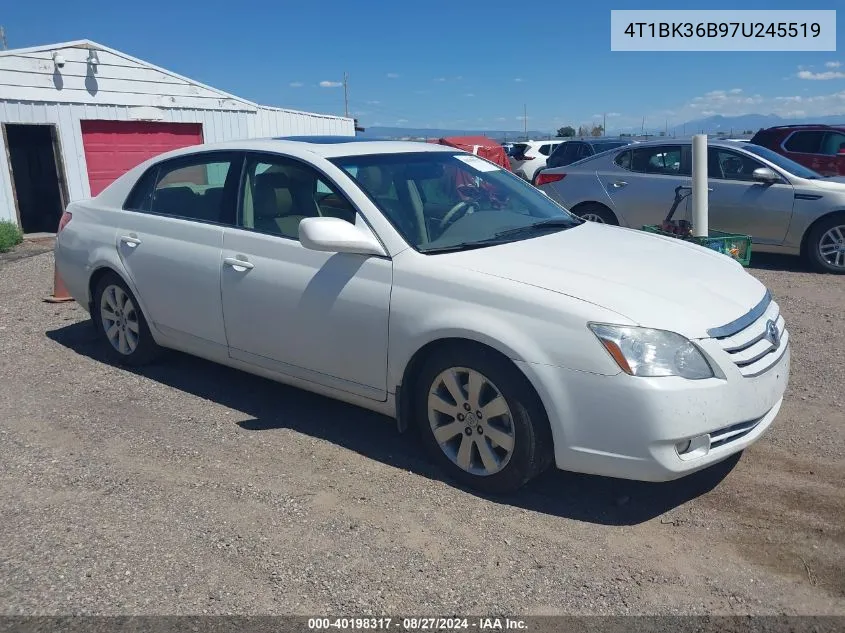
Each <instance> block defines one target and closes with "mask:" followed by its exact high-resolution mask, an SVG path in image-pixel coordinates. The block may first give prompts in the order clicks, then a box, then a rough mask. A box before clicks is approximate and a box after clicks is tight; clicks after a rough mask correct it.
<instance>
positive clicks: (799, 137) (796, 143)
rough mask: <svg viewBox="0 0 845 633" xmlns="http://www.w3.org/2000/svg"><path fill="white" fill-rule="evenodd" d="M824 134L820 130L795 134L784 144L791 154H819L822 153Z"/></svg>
mask: <svg viewBox="0 0 845 633" xmlns="http://www.w3.org/2000/svg"><path fill="white" fill-rule="evenodd" d="M823 139H824V132H823V131H820V130H807V131H806V132H794V133H793V134H792V136H790V137H789V138H788V139H786V142H785V143H784V144H783V146H784V148H786V150H787V151H789V152H797V153H800V154H818V153H820V151H821V146H822V140H823Z"/></svg>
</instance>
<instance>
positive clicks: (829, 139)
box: [751, 125, 845, 176]
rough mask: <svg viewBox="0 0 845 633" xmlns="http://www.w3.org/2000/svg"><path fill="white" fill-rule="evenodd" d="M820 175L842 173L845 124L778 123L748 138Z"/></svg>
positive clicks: (844, 155) (843, 172)
mask: <svg viewBox="0 0 845 633" xmlns="http://www.w3.org/2000/svg"><path fill="white" fill-rule="evenodd" d="M751 142H752V143H754V144H755V145H761V146H762V147H766V148H768V149H770V150H772V151H774V152H777V153H778V154H782V155H783V156H786V157H787V158H790V159H792V160H794V161H795V162H796V163H800V164H801V165H804V167H808V168H809V169H812V170H813V171H815V172H818V173H819V174H821V175H822V176H845V125H779V126H777V127H770V128H766V129H764V130H760V131H759V132H757V134H755V135H754V136H753V137H752V138H751Z"/></svg>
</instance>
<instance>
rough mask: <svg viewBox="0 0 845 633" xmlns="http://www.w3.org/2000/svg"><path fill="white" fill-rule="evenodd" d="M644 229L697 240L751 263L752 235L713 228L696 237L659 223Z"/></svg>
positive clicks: (745, 263)
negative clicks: (662, 227) (670, 229)
mask: <svg viewBox="0 0 845 633" xmlns="http://www.w3.org/2000/svg"><path fill="white" fill-rule="evenodd" d="M643 231H646V232H647V233H657V234H658V235H665V236H666V237H674V238H676V239H679V240H686V241H688V242H695V243H696V244H700V245H701V246H704V247H706V248H709V249H712V250H714V251H716V252H717V253H721V254H722V255H727V256H728V257H733V258H734V259H735V260H736V261H738V262H739V263H740V264H742V265H743V266H748V265H749V264H750V263H751V236H750V235H734V234H732V233H724V232H722V231H713V230H711V231H710V235H708V236H707V237H694V236H692V235H690V236H687V237H682V236H680V235H675V234H674V233H668V232H666V231H664V230H662V229H661V228H660V226H659V225H657V224H648V225H646V226H644V227H643Z"/></svg>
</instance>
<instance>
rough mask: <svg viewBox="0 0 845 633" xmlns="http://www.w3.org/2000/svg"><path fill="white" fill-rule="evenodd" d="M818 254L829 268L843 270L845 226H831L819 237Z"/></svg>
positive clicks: (844, 263)
mask: <svg viewBox="0 0 845 633" xmlns="http://www.w3.org/2000/svg"><path fill="white" fill-rule="evenodd" d="M819 254H820V255H821V256H822V259H824V260H825V261H826V262H827V263H828V264H830V265H831V266H833V267H835V268H845V226H843V225H840V226H832V227H830V228H829V229H828V230H827V231H826V232H825V233H824V234H823V235H822V236H821V239H820V240H819Z"/></svg>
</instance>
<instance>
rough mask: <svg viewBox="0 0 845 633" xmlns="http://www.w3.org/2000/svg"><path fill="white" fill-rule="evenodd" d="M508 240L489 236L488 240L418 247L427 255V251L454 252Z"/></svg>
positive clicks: (505, 242)
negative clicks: (424, 247)
mask: <svg viewBox="0 0 845 633" xmlns="http://www.w3.org/2000/svg"><path fill="white" fill-rule="evenodd" d="M507 243H508V240H500V239H497V238H491V239H489V240H478V241H477V242H459V243H457V244H449V245H448V246H434V247H432V248H426V249H424V250H423V249H420V252H421V253H423V254H425V255H428V254H429V253H455V252H458V251H469V250H472V249H474V248H484V247H486V246H495V245H496V244H507Z"/></svg>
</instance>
